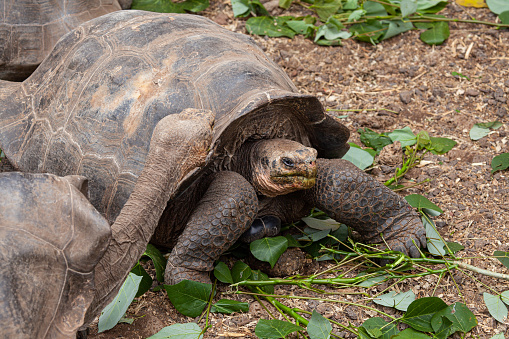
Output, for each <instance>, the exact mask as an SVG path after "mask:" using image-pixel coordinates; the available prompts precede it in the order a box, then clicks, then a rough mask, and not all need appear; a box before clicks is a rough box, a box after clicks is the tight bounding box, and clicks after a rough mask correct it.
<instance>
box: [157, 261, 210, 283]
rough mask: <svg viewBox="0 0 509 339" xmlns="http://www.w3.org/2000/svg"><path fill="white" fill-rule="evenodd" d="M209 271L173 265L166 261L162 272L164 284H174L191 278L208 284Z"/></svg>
mask: <svg viewBox="0 0 509 339" xmlns="http://www.w3.org/2000/svg"><path fill="white" fill-rule="evenodd" d="M209 273H210V272H207V271H196V270H192V269H190V268H187V267H182V266H174V265H172V264H170V263H168V265H167V266H166V272H165V274H164V282H165V284H166V285H176V284H178V283H179V282H181V281H183V280H192V281H197V282H201V283H205V284H210V283H211V280H210V276H209Z"/></svg>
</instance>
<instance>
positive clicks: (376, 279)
mask: <svg viewBox="0 0 509 339" xmlns="http://www.w3.org/2000/svg"><path fill="white" fill-rule="evenodd" d="M388 277H389V275H388V274H383V275H379V276H376V277H372V278H368V279H366V280H364V281H363V282H361V283H360V284H358V285H357V286H361V287H372V286H375V285H378V284H379V283H381V282H382V281H384V280H386V279H387V278H388Z"/></svg>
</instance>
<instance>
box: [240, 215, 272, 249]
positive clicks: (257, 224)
mask: <svg viewBox="0 0 509 339" xmlns="http://www.w3.org/2000/svg"><path fill="white" fill-rule="evenodd" d="M280 230H281V219H279V218H278V217H275V216H272V215H266V216H263V217H261V218H257V219H255V220H254V221H253V223H252V224H251V227H249V229H248V230H247V231H245V232H244V233H243V234H242V236H241V237H240V241H242V242H245V243H251V242H253V241H255V240H258V239H262V238H264V237H274V236H276V235H278V234H279V231H280Z"/></svg>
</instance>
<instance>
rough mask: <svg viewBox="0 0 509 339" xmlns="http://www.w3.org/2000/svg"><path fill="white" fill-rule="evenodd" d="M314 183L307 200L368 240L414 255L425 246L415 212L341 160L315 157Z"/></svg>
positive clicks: (400, 198) (350, 164) (395, 196)
mask: <svg viewBox="0 0 509 339" xmlns="http://www.w3.org/2000/svg"><path fill="white" fill-rule="evenodd" d="M317 167H318V175H317V181H316V185H315V186H314V187H313V188H312V189H311V190H309V191H308V192H307V196H308V198H309V199H310V200H311V203H312V204H313V205H314V206H316V207H317V208H319V209H321V210H323V211H324V212H326V213H327V214H328V215H329V216H330V217H331V218H333V219H335V220H336V221H339V222H342V223H344V224H346V225H348V226H350V227H352V228H353V229H355V230H356V231H357V232H359V233H360V234H361V236H362V237H363V240H364V241H366V242H370V243H378V242H382V239H381V237H380V234H383V238H384V239H385V242H386V243H387V244H388V245H389V247H390V248H391V249H393V250H396V251H401V252H403V253H405V254H410V255H411V256H412V257H418V256H419V251H418V248H417V247H416V246H415V245H414V244H413V242H412V239H413V240H414V241H415V244H416V245H417V246H422V247H426V231H425V229H424V226H423V225H422V222H421V219H420V217H419V215H418V214H417V212H415V210H414V209H413V208H412V207H410V205H408V203H407V202H406V201H405V200H404V199H403V198H402V197H400V196H399V195H397V194H396V193H394V192H393V191H391V190H390V189H388V188H387V187H385V186H384V185H383V184H381V183H379V182H378V181H376V180H375V179H374V178H373V177H371V176H369V175H367V174H365V173H364V172H363V171H361V170H359V169H358V168H357V167H356V166H355V165H353V164H352V163H350V162H349V161H346V160H342V159H333V160H328V159H318V160H317Z"/></svg>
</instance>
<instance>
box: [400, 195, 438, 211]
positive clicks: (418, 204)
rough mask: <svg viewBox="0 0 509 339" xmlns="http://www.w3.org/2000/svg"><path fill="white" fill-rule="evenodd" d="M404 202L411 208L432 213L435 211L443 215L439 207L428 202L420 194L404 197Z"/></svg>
mask: <svg viewBox="0 0 509 339" xmlns="http://www.w3.org/2000/svg"><path fill="white" fill-rule="evenodd" d="M405 200H406V201H407V202H408V203H409V204H410V206H412V207H413V208H418V209H422V208H428V209H430V210H433V211H437V212H440V213H444V211H442V209H441V208H440V207H438V206H437V205H435V204H434V203H432V202H431V201H429V200H428V198H426V197H425V196H422V195H420V194H409V195H407V196H406V197H405Z"/></svg>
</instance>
